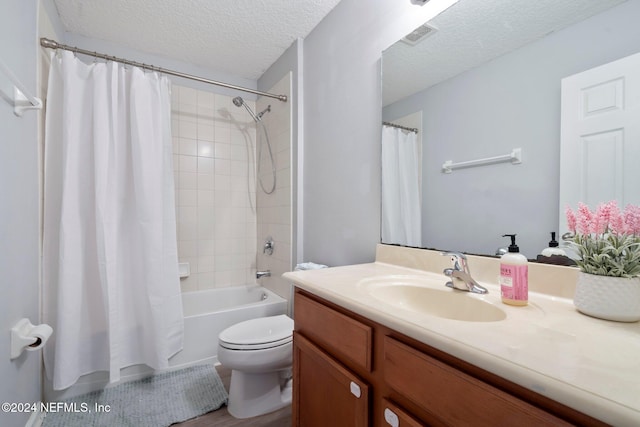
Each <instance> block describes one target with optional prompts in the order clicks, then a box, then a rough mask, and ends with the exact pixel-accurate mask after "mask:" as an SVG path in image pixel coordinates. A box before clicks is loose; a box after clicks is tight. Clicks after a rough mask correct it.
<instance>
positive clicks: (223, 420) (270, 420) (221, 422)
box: [172, 365, 291, 427]
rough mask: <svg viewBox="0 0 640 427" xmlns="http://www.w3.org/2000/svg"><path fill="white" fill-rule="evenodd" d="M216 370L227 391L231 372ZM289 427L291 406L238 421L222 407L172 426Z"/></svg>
mask: <svg viewBox="0 0 640 427" xmlns="http://www.w3.org/2000/svg"><path fill="white" fill-rule="evenodd" d="M216 370H217V371H218V374H219V375H220V378H221V379H222V383H223V384H224V387H225V388H226V389H227V391H229V383H230V382H231V370H230V369H227V368H224V367H222V366H221V365H218V366H216ZM290 426H291V405H289V406H287V407H286V408H282V409H280V410H278V411H275V412H271V413H270V414H266V415H261V416H259V417H253V418H248V419H244V420H239V419H236V418H233V417H232V416H231V415H230V414H229V412H227V407H226V406H223V407H222V408H220V409H218V410H217V411H213V412H209V413H208V414H204V415H201V416H199V417H197V418H193V419H191V420H188V421H185V422H182V423H177V424H173V425H172V427H290Z"/></svg>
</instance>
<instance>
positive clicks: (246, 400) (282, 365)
mask: <svg viewBox="0 0 640 427" xmlns="http://www.w3.org/2000/svg"><path fill="white" fill-rule="evenodd" d="M218 360H219V361H220V363H221V364H222V365H223V366H225V367H226V368H229V369H231V385H230V387H229V403H228V405H227V409H228V411H229V413H230V414H231V415H233V416H234V417H235V418H250V417H255V416H258V415H262V414H266V413H268V412H272V411H275V410H277V409H280V408H282V407H284V406H287V405H289V404H290V403H291V391H292V380H291V366H292V360H293V320H292V319H291V318H290V317H288V316H285V315H284V314H282V315H279V316H271V317H260V318H257V319H251V320H246V321H244V322H240V323H237V324H235V325H233V326H230V327H229V328H227V329H225V330H224V331H222V332H220V335H219V336H218Z"/></svg>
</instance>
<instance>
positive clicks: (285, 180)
mask: <svg viewBox="0 0 640 427" xmlns="http://www.w3.org/2000/svg"><path fill="white" fill-rule="evenodd" d="M268 92H271V93H277V94H284V95H287V96H288V97H289V99H291V92H292V91H291V73H288V74H287V75H285V76H284V77H283V78H282V79H281V80H280V81H279V82H278V83H276V84H275V85H274V86H273V87H272V88H270V89H269V90H268ZM268 105H271V112H270V113H266V114H265V115H264V116H263V120H262V123H264V124H265V126H266V128H267V132H268V135H269V140H270V142H271V147H272V149H273V156H274V160H275V165H276V189H275V191H274V192H273V193H272V194H265V193H264V192H263V191H262V190H261V189H260V187H259V186H258V190H257V192H256V197H257V205H258V217H257V223H258V224H257V226H258V239H257V244H258V254H257V255H258V256H257V265H256V266H257V268H258V269H259V270H267V269H268V270H270V271H271V277H268V278H266V277H265V278H262V279H260V281H261V283H262V284H263V285H264V286H266V287H267V288H269V289H271V290H273V291H275V292H276V293H277V294H279V295H281V296H282V297H285V298H289V296H290V287H291V285H290V283H289V282H287V281H286V280H284V279H282V277H281V276H282V273H284V272H286V271H291V269H292V264H291V263H292V202H291V197H292V194H293V192H292V186H291V181H292V169H291V144H292V133H291V123H292V117H291V116H292V110H291V102H281V101H278V100H274V99H270V98H264V97H262V98H259V99H258V101H257V108H258V111H262V110H264V109H265V108H267V106H268ZM256 134H257V138H258V142H259V143H262V141H263V138H264V134H262V129H260V128H258V129H257V130H256ZM261 161H262V165H261V175H262V177H263V182H264V184H265V188H267V189H269V187H270V186H271V183H272V172H271V165H270V161H269V159H268V152H267V150H266V146H263V149H262V160H261ZM267 236H271V237H273V240H274V242H275V247H274V251H273V255H271V256H269V255H266V254H264V253H263V251H262V248H263V245H264V240H265V239H266V238H267Z"/></svg>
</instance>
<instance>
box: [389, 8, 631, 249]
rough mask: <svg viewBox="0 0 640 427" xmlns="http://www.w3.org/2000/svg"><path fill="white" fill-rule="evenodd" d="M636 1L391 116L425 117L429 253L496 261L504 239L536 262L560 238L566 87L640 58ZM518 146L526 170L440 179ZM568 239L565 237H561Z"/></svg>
mask: <svg viewBox="0 0 640 427" xmlns="http://www.w3.org/2000/svg"><path fill="white" fill-rule="evenodd" d="M638 17H640V1H638V0H631V1H628V2H625V3H622V4H621V5H619V6H617V7H615V8H613V9H610V10H608V11H606V12H604V13H602V14H600V15H597V16H595V17H592V18H590V19H588V20H586V21H583V22H581V23H578V24H575V25H573V26H571V27H569V28H566V29H564V30H562V31H558V32H556V33H552V34H550V35H549V36H547V37H545V38H544V39H541V40H539V41H536V42H534V43H531V44H529V45H526V46H525V47H523V48H521V49H518V50H516V51H514V52H512V53H509V54H506V55H503V56H501V57H499V58H497V59H495V60H493V61H491V62H488V63H486V64H484V65H482V66H480V67H477V68H475V69H473V70H470V71H468V72H466V73H463V74H461V75H459V76H457V77H454V78H452V79H450V80H448V81H445V82H443V83H441V84H439V85H436V86H434V87H433V88H431V89H428V90H426V91H423V92H421V93H418V94H415V95H413V96H410V97H408V98H406V99H405V100H401V101H398V102H396V103H395V104H392V105H390V106H388V107H386V108H385V111H384V114H383V117H384V118H385V120H393V119H394V118H397V117H402V116H404V115H406V114H408V113H412V112H414V111H418V110H422V111H423V129H424V131H423V135H422V140H423V144H424V145H423V148H424V149H423V157H424V158H423V189H424V190H423V224H422V229H423V244H424V245H425V246H429V247H436V248H440V249H454V250H465V251H469V252H476V253H493V251H495V249H496V248H498V247H500V246H505V245H506V244H507V243H508V240H507V239H505V238H502V237H500V236H501V235H502V234H505V233H517V234H518V244H519V246H520V249H521V251H522V252H523V253H524V254H525V255H527V257H529V258H535V257H536V256H537V254H539V253H540V252H541V251H542V249H544V248H545V247H546V246H547V243H548V241H549V232H551V231H558V215H559V213H558V211H559V189H558V183H559V174H560V158H559V157H560V80H561V79H562V78H564V77H567V76H569V75H571V74H575V73H578V72H581V71H584V70H587V69H590V68H593V67H595V66H598V65H601V64H604V63H607V62H610V61H613V60H615V59H619V58H621V57H624V56H627V55H630V54H632V53H636V52H638V51H640V25H638V22H637V21H638ZM516 147H522V150H523V163H522V164H521V165H517V166H513V165H510V164H499V165H492V166H483V167H476V168H470V169H460V170H456V171H454V172H453V173H451V174H443V173H441V172H440V170H441V167H442V163H443V162H444V161H445V160H453V161H454V162H458V161H464V160H472V159H477V158H485V157H492V156H496V155H501V154H507V153H509V152H510V151H511V150H512V149H513V148H516ZM565 231H566V230H560V234H562V233H563V232H565Z"/></svg>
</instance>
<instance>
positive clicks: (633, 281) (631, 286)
mask: <svg viewBox="0 0 640 427" xmlns="http://www.w3.org/2000/svg"><path fill="white" fill-rule="evenodd" d="M573 304H574V305H575V306H576V308H577V309H578V311H580V312H581V313H584V314H587V315H589V316H593V317H597V318H600V319H606V320H614V321H616V322H637V321H638V320H640V277H634V278H624V277H611V276H598V275H595V274H587V273H583V272H580V274H579V276H578V283H577V285H576V294H575V297H574V298H573Z"/></svg>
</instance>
